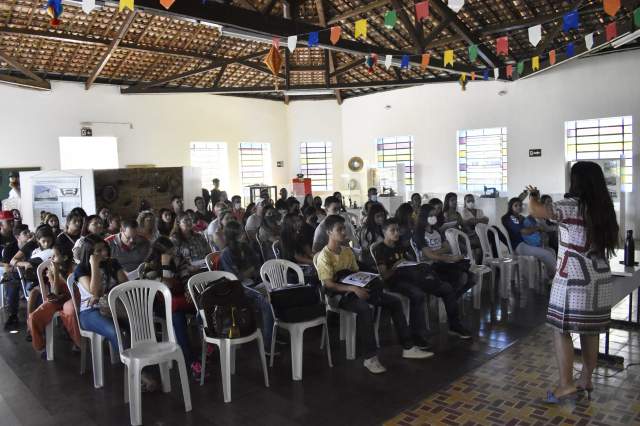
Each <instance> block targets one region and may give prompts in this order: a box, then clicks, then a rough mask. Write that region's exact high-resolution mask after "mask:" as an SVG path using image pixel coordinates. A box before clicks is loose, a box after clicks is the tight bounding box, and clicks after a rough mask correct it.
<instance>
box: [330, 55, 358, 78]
mask: <svg viewBox="0 0 640 426" xmlns="http://www.w3.org/2000/svg"><path fill="white" fill-rule="evenodd" d="M364 62H365V59H364V58H360V59H356V60H355V61H352V62H349V63H348V64H345V65H343V66H341V67H338V68H337V69H336V70H335V71H333V72H332V73H331V77H337V76H339V75H340V74H344V73H345V72H347V71H349V70H351V69H353V68H355V67H357V66H359V65H362V64H364Z"/></svg>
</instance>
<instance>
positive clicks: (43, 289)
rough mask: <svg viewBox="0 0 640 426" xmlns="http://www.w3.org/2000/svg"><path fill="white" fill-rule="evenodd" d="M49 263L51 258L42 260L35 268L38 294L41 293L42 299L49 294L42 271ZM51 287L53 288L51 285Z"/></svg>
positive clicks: (49, 265)
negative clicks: (38, 285)
mask: <svg viewBox="0 0 640 426" xmlns="http://www.w3.org/2000/svg"><path fill="white" fill-rule="evenodd" d="M51 263H52V262H51V259H49V260H45V261H44V262H42V263H41V264H39V265H38V268H37V269H36V276H37V277H38V283H39V284H40V294H41V295H42V300H47V295H48V294H49V291H48V290H47V284H46V281H45V279H44V271H46V270H47V269H48V268H50V267H51ZM51 284H53V283H51ZM51 288H52V289H53V285H52V287H51Z"/></svg>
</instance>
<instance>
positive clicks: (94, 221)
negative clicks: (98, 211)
mask: <svg viewBox="0 0 640 426" xmlns="http://www.w3.org/2000/svg"><path fill="white" fill-rule="evenodd" d="M103 225H104V221H103V220H102V218H101V217H100V216H97V215H91V216H87V217H85V218H84V223H83V224H82V231H81V232H80V238H78V240H77V241H76V243H75V244H74V245H73V249H72V253H73V259H74V261H75V262H76V263H80V247H81V246H82V241H84V238H85V237H86V236H87V235H90V234H95V235H97V236H98V237H100V238H104V236H105V235H104V227H103Z"/></svg>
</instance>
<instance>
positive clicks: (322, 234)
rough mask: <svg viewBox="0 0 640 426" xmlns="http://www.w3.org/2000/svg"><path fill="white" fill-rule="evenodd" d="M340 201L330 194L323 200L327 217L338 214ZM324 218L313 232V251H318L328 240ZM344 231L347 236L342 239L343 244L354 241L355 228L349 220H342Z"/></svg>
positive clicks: (346, 244)
mask: <svg viewBox="0 0 640 426" xmlns="http://www.w3.org/2000/svg"><path fill="white" fill-rule="evenodd" d="M341 206H342V203H341V202H340V200H339V199H338V198H337V197H334V196H330V197H327V198H326V199H325V200H324V208H325V210H326V211H327V217H329V216H331V215H340V209H341ZM325 220H327V219H324V220H323V221H322V222H320V224H319V225H318V227H317V228H316V231H315V233H314V234H313V247H312V248H311V250H312V251H313V252H314V253H318V252H319V251H320V250H322V248H323V247H324V246H326V245H327V243H328V242H329V238H328V237H327V228H326V226H325V225H324V221H325ZM344 226H345V232H346V233H347V238H346V239H345V240H344V241H343V244H344V245H345V246H348V245H349V242H350V241H355V230H354V229H353V225H352V224H351V222H349V221H345V222H344Z"/></svg>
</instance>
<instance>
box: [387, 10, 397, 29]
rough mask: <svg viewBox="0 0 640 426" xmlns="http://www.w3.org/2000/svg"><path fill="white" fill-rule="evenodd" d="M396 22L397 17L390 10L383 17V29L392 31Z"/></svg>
mask: <svg viewBox="0 0 640 426" xmlns="http://www.w3.org/2000/svg"><path fill="white" fill-rule="evenodd" d="M397 21H398V15H397V14H396V11H395V10H390V11H388V12H387V13H386V15H384V26H385V28H387V29H389V30H392V29H393V27H395V26H396V22H397Z"/></svg>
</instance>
